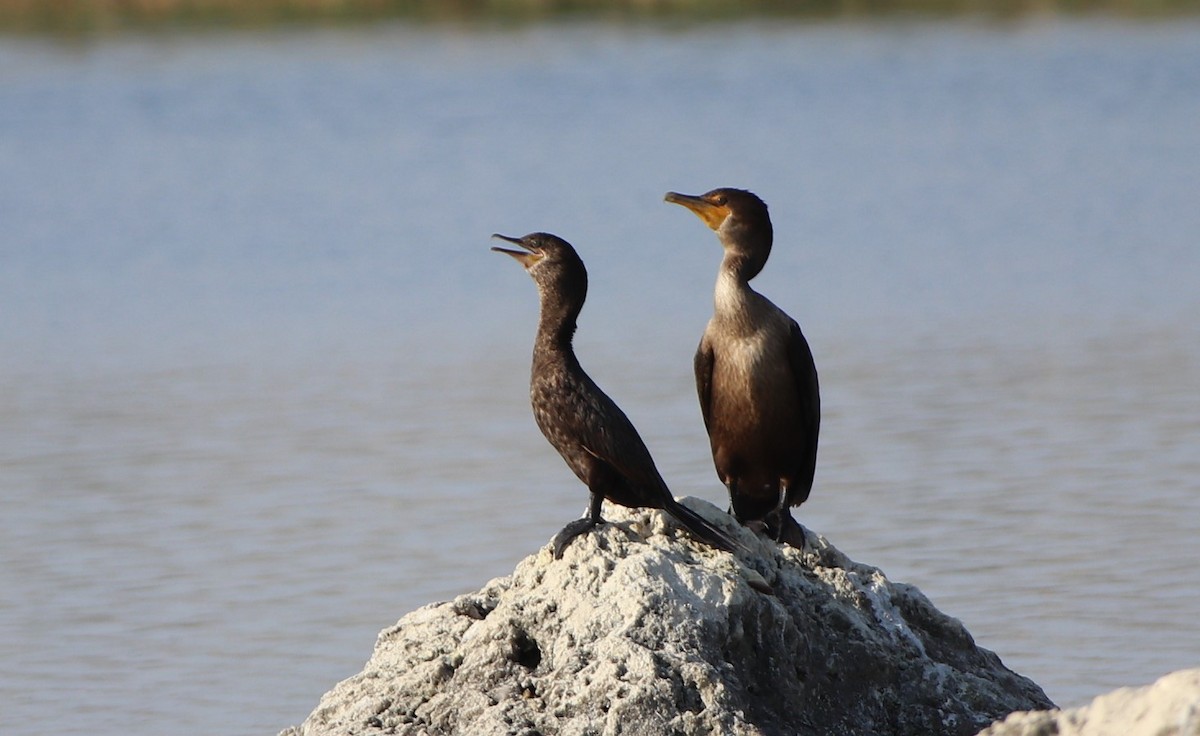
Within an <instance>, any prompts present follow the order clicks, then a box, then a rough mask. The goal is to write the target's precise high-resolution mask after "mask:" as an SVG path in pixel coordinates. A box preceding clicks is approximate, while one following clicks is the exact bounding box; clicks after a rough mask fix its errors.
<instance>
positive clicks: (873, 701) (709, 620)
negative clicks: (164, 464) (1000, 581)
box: [281, 499, 1053, 736]
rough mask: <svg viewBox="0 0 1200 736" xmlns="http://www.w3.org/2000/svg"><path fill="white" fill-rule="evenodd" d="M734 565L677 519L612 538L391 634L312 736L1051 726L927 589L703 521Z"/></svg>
mask: <svg viewBox="0 0 1200 736" xmlns="http://www.w3.org/2000/svg"><path fill="white" fill-rule="evenodd" d="M685 503H686V504H687V505H688V506H689V507H690V508H692V509H693V510H695V511H697V512H698V513H700V514H703V515H704V516H705V517H707V518H709V519H710V520H712V521H714V522H715V523H718V524H720V525H721V526H722V527H723V528H725V529H727V530H729V531H730V532H731V533H732V534H734V535H736V538H738V539H740V540H741V541H742V542H743V543H744V544H745V545H746V546H747V547H748V548H749V549H750V550H751V552H752V553H751V554H747V553H740V554H738V555H736V556H735V555H730V554H726V553H723V552H718V551H716V550H713V549H710V548H708V547H705V546H703V545H701V544H699V543H697V542H694V541H692V540H691V539H689V538H688V537H687V536H686V534H685V533H684V532H682V531H681V530H680V529H678V527H676V526H675V525H674V523H673V522H671V521H670V519H669V517H666V516H664V515H663V514H662V513H660V512H656V511H649V510H640V509H638V510H634V509H623V508H619V507H613V506H606V508H605V514H606V518H608V519H609V520H610V522H613V523H609V524H606V525H604V526H602V527H600V528H598V529H596V530H594V531H593V532H591V533H589V534H587V535H584V536H582V537H580V538H578V539H576V540H575V541H574V542H573V543H572V544H571V546H570V547H569V548H568V549H567V551H566V554H565V555H564V556H563V559H562V560H559V561H555V560H553V559H552V558H551V555H550V552H549V549H548V548H542V549H541V550H539V551H538V552H537V553H536V554H534V555H531V556H530V557H527V558H526V559H524V560H523V561H522V562H520V563H519V564H518V565H517V568H516V570H514V571H513V573H512V574H511V575H510V576H508V577H504V578H497V579H495V580H492V581H491V582H489V583H488V584H487V585H485V586H484V587H483V589H481V590H479V591H478V592H475V593H469V594H467V595H462V596H459V597H458V598H456V599H455V600H453V601H450V602H445V603H434V604H430V605H427V606H425V607H423V608H420V609H418V610H416V611H414V612H412V613H410V614H408V615H407V616H405V617H404V618H402V619H401V620H400V621H399V622H398V623H397V624H396V625H395V626H393V627H391V628H388V629H385V630H384V631H383V632H381V633H380V635H379V639H378V642H377V643H376V646H375V652H374V654H373V656H372V657H371V659H370V661H369V662H367V664H366V666H365V667H364V669H363V671H362V672H361V673H359V674H358V675H355V676H353V677H351V678H349V679H347V680H345V681H343V682H342V683H340V684H338V685H337V686H336V687H335V688H334V689H333V690H331V691H330V692H329V693H327V694H326V695H325V696H324V697H323V698H322V699H321V702H320V704H319V705H318V706H317V708H316V710H314V711H313V712H312V714H311V715H310V716H309V717H308V719H307V720H305V721H304V723H303V724H301V725H300V726H297V727H294V728H289V729H287V730H285V731H284V732H283V734H281V736H317V735H318V734H322V735H323V734H331V735H332V734H337V735H338V736H349V735H351V734H403V735H409V736H417V735H418V734H463V735H470V736H491V735H493V734H495V735H497V736H499V735H502V734H514V735H515V734H521V735H524V736H534V735H535V734H536V735H540V736H584V735H587V734H595V735H597V736H599V735H600V734H637V735H638V736H652V735H655V734H713V735H714V736H717V735H738V736H742V735H744V736H751V735H756V736H776V735H780V736H782V735H784V734H813V735H814V736H815V735H817V734H819V735H820V736H835V735H837V734H872V735H874V734H891V735H895V736H906V735H910V734H911V735H912V736H917V735H918V734H919V735H920V736H928V735H929V734H944V735H947V736H954V735H956V734H962V735H963V736H966V735H967V734H975V733H976V732H978V731H979V730H980V729H982V728H984V727H986V726H988V724H990V723H992V722H993V721H995V720H997V719H1000V718H1003V717H1005V716H1006V715H1007V714H1009V713H1011V712H1013V711H1021V710H1034V709H1042V708H1052V707H1053V703H1051V702H1050V700H1049V699H1048V698H1047V697H1046V695H1045V693H1043V692H1042V689H1041V688H1040V687H1038V686H1037V685H1036V684H1035V683H1033V682H1032V681H1030V680H1028V679H1026V678H1024V677H1021V676H1020V675H1018V674H1016V673H1014V672H1012V671H1010V670H1008V669H1007V668H1005V667H1004V665H1003V664H1001V662H1000V659H999V657H997V656H996V655H995V654H993V653H992V652H990V651H988V650H986V649H981V648H979V647H977V646H976V645H975V642H974V641H973V640H972V638H971V635H970V634H969V633H968V632H967V630H966V629H965V628H963V626H962V624H961V623H959V622H958V621H957V620H956V619H954V618H951V617H949V616H946V615H945V614H943V613H941V612H939V611H938V610H937V609H935V608H934V607H933V605H932V604H931V603H930V602H929V600H928V599H927V598H926V597H925V596H924V595H923V594H922V593H921V592H920V591H919V590H917V589H916V588H915V587H912V586H910V585H904V584H900V583H893V582H891V581H889V580H888V579H887V578H886V577H885V576H884V575H883V573H882V572H880V571H879V570H878V569H876V568H874V567H870V566H867V565H862V564H858V563H856V562H853V561H851V560H850V559H849V558H847V557H846V556H845V555H843V554H842V553H840V552H839V551H838V550H836V549H835V548H834V547H833V546H831V545H830V544H829V543H828V542H827V541H826V540H825V539H824V538H820V537H817V536H816V535H815V534H812V533H811V532H809V536H810V548H808V549H806V550H804V551H803V552H802V551H799V550H795V549H791V548H787V547H780V546H779V545H776V544H775V543H773V542H770V541H767V540H762V539H759V538H757V537H755V536H754V535H753V534H752V533H750V532H749V531H748V530H745V529H741V528H740V527H738V526H737V525H736V523H734V521H733V520H732V519H731V518H730V517H728V516H727V515H726V514H724V513H723V512H721V511H720V510H718V509H717V508H716V507H714V506H712V505H711V504H708V503H706V502H704V501H699V500H696V499H686V500H685Z"/></svg>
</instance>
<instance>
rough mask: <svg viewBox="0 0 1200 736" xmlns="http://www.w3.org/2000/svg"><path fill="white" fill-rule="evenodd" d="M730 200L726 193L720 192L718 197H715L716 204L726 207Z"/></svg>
mask: <svg viewBox="0 0 1200 736" xmlns="http://www.w3.org/2000/svg"><path fill="white" fill-rule="evenodd" d="M728 201H729V200H728V199H727V198H726V197H725V195H724V194H718V195H717V196H716V197H714V198H713V204H715V205H716V206H718V207H724V206H725V204H726V203H727V202H728Z"/></svg>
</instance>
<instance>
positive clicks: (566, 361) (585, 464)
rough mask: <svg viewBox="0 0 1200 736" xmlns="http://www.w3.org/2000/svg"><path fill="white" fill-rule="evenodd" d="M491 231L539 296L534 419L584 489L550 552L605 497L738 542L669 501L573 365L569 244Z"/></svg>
mask: <svg viewBox="0 0 1200 736" xmlns="http://www.w3.org/2000/svg"><path fill="white" fill-rule="evenodd" d="M493 237H496V238H500V239H501V240H506V241H508V242H510V243H515V244H516V245H518V246H520V247H521V248H523V249H524V250H523V251H518V250H509V249H507V248H492V250H494V251H497V252H499V253H506V254H508V255H510V256H512V257H513V258H514V259H516V260H517V262H518V263H520V264H521V265H522V266H524V267H525V270H526V271H528V272H529V275H530V276H532V277H533V280H534V282H535V283H536V284H537V287H538V293H539V295H540V297H541V317H540V318H539V320H538V330H537V337H536V338H535V340H534V344H533V369H532V371H531V376H530V382H529V398H530V401H531V403H532V404H533V416H534V419H535V420H536V421H537V425H538V428H540V429H541V430H542V434H544V435H545V436H546V439H547V440H549V441H550V444H551V445H553V446H554V449H556V450H558V454H559V455H562V458H563V460H565V461H566V463H567V465H568V466H569V467H570V468H571V470H572V471H574V472H575V475H576V476H578V478H579V479H580V480H581V481H583V482H584V483H585V484H586V485H587V487H588V490H589V491H591V504H590V506H589V510H588V515H587V516H586V517H584V518H582V519H578V520H576V521H573V522H571V523H570V524H567V525H566V526H565V527H563V530H562V531H561V532H559V533H558V534H557V535H556V536H555V537H554V542H553V544H554V557H555V559H558V558H560V557H562V553H563V550H564V549H566V547H567V545H568V544H570V543H571V540H572V539H574V538H575V537H577V536H579V535H580V534H583V533H585V532H587V531H588V530H589V529H591V528H592V527H594V526H596V525H597V524H600V523H603V521H604V520H603V519H602V518H601V517H600V506H601V504H602V503H603V501H604V499H606V498H607V499H608V500H609V501H612V502H613V503H619V504H621V505H622V506H631V507H648V508H656V509H664V510H666V512H667V513H669V514H670V515H671V516H673V517H675V519H676V520H677V521H678V522H679V523H680V524H682V525H683V526H684V527H686V528H687V530H688V531H690V532H691V533H692V535H693V536H695V537H696V538H698V539H700V540H702V541H704V542H707V543H708V544H710V545H712V546H713V547H716V548H718V549H723V550H725V551H727V552H732V551H733V550H734V548H735V547H740V545H738V544H737V543H736V542H734V541H733V540H731V539H730V538H729V537H728V536H727V535H726V534H725V533H724V532H722V531H721V530H720V529H718V528H717V527H715V526H713V525H712V524H710V523H709V522H708V521H706V520H705V519H704V518H703V517H701V516H700V515H698V514H696V513H695V512H694V511H692V510H691V509H688V508H687V507H685V506H682V505H681V504H680V503H679V502H677V501H676V500H675V498H674V497H673V496H672V495H671V491H670V490H669V489H668V488H667V484H666V483H665V482H664V481H663V479H662V476H661V475H659V474H658V470H657V468H655V467H654V460H653V459H652V458H651V457H650V451H649V450H647V449H646V445H645V444H644V443H643V442H642V438H641V437H640V436H638V433H637V430H636V429H634V427H633V424H632V423H631V422H630V421H629V419H628V418H627V417H626V416H625V413H624V412H622V411H621V409H620V408H619V407H618V406H617V405H616V404H615V403H613V400H612V399H610V398H608V396H606V395H605V393H604V392H603V391H601V390H600V388H599V387H598V386H597V385H596V384H595V382H594V381H592V379H591V378H590V377H589V376H588V374H587V373H585V372H584V370H583V368H582V367H581V366H580V365H579V360H578V359H577V358H576V357H575V350H574V348H573V347H572V346H571V338H572V336H573V335H574V334H575V320H576V318H577V317H578V316H579V312H580V310H582V309H583V302H584V300H585V299H586V298H587V269H586V268H584V265H583V261H582V260H581V259H580V258H579V255H578V254H577V253H576V252H575V249H574V248H572V247H571V244H570V243H568V242H567V241H565V240H563V239H562V238H559V237H557V236H555V235H550V234H548V233H531V234H529V235H526V236H525V237H523V238H510V237H507V236H504V235H494V236H493Z"/></svg>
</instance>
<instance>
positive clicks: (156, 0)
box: [0, 0, 1200, 35]
mask: <svg viewBox="0 0 1200 736" xmlns="http://www.w3.org/2000/svg"><path fill="white" fill-rule="evenodd" d="M1196 13H1200V0H810V1H809V2H794V1H788V0H744V1H739V0H249V1H246V0H0V33H7V34H23V33H24V34H52V35H53V34H91V33H108V32H119V31H123V30H158V29H174V28H222V27H232V28H259V27H264V26H279V25H317V24H346V25H355V24H363V23H372V22H377V21H389V20H397V21H407V22H418V23H495V24H511V23H524V22H532V21H546V20H599V21H615V22H643V21H651V22H662V21H669V22H688V23H692V22H711V21H728V20H749V19H754V18H771V19H776V20H795V21H805V20H825V19H856V18H864V19H865V18H871V19H878V18H909V17H915V18H946V17H981V18H995V19H1007V18H1021V17H1025V16H1039V15H1067V16H1075V15H1102V16H1113V17H1123V18H1161V17H1173V16H1182V15H1192V14H1196Z"/></svg>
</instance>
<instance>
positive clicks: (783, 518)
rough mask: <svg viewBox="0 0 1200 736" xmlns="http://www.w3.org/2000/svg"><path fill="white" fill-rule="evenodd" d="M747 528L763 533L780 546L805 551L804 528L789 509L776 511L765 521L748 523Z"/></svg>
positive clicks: (764, 519)
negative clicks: (783, 545)
mask: <svg viewBox="0 0 1200 736" xmlns="http://www.w3.org/2000/svg"><path fill="white" fill-rule="evenodd" d="M745 526H747V527H749V528H750V529H753V530H754V531H755V532H760V531H761V532H762V533H764V534H766V535H767V536H769V537H770V538H771V539H774V540H775V541H776V542H778V543H780V544H786V545H788V546H789V547H795V548H796V549H801V550H802V549H804V544H805V541H806V537H805V534H804V527H802V526H800V524H799V522H797V521H796V520H795V519H793V518H792V514H791V513H790V512H789V511H788V510H787V509H775V510H774V511H772V512H771V513H769V514H767V515H766V517H765V518H763V519H759V520H755V521H748V522H746V523H745Z"/></svg>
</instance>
